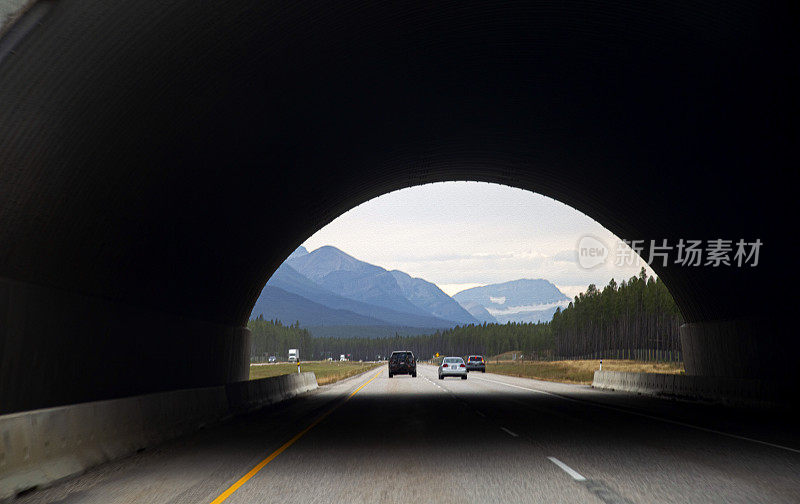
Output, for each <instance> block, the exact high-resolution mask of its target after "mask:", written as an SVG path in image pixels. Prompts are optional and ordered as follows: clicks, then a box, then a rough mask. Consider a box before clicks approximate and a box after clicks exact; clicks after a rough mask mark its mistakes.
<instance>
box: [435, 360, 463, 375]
mask: <svg viewBox="0 0 800 504" xmlns="http://www.w3.org/2000/svg"><path fill="white" fill-rule="evenodd" d="M445 376H459V377H461V379H462V380H466V379H467V365H466V364H465V363H464V359H462V358H461V357H445V358H444V359H443V360H442V364H441V365H440V366H439V379H440V380H444V377H445Z"/></svg>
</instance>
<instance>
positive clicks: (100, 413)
mask: <svg viewBox="0 0 800 504" xmlns="http://www.w3.org/2000/svg"><path fill="white" fill-rule="evenodd" d="M316 388H317V379H316V376H315V375H314V373H293V374H289V375H284V376H276V377H271V378H263V379H261V380H251V381H243V382H236V383H231V384H228V385H224V386H218V387H207V388H197V389H187V390H176V391H171V392H162V393H156V394H148V395H142V396H135V397H126V398H123V399H112V400H108V401H97V402H90V403H83V404H75V405H71V406H61V407H56V408H47V409H40V410H34V411H26V412H22V413H12V414H9V415H2V416H0V501H5V500H9V499H13V498H14V496H16V495H17V494H19V493H20V492H23V491H25V490H29V489H31V488H36V487H41V486H45V485H49V484H52V483H54V482H56V481H59V480H61V479H64V478H67V477H70V476H74V475H76V474H79V473H81V472H83V471H85V470H86V469H88V468H90V467H92V466H95V465H98V464H101V463H103V462H107V461H109V460H113V459H116V458H120V457H123V456H125V455H129V454H132V453H135V452H137V451H139V450H142V449H144V448H147V447H151V446H154V445H156V444H159V443H161V442H163V441H166V440H168V439H171V438H175V437H177V436H180V435H182V434H187V433H189V432H192V431H195V430H197V429H199V428H201V427H203V426H205V425H209V424H213V423H216V422H219V421H221V420H223V419H225V418H228V417H230V416H232V415H236V414H241V413H245V412H248V411H253V410H256V409H258V408H261V407H264V406H267V405H269V404H274V403H277V402H280V401H283V400H286V399H289V398H291V397H294V396H296V395H298V394H302V393H304V392H308V391H310V390H314V389H316Z"/></svg>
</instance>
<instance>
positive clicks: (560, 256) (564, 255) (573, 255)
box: [553, 250, 578, 263]
mask: <svg viewBox="0 0 800 504" xmlns="http://www.w3.org/2000/svg"><path fill="white" fill-rule="evenodd" d="M553 262H565V263H577V262H578V252H577V251H575V250H562V251H560V252H558V253H556V254H555V255H554V256H553Z"/></svg>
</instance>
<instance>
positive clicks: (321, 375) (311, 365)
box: [250, 361, 383, 385]
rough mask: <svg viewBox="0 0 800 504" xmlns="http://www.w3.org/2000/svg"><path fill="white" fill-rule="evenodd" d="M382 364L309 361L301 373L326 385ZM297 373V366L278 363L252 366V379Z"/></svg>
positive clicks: (302, 367)
mask: <svg viewBox="0 0 800 504" xmlns="http://www.w3.org/2000/svg"><path fill="white" fill-rule="evenodd" d="M382 365H383V363H381V362H350V361H347V362H338V361H333V362H331V361H308V362H301V363H300V371H303V372H306V371H311V372H313V373H314V374H315V375H317V383H318V384H320V385H326V384H328V383H333V382H337V381H339V380H344V379H345V378H350V377H351V376H355V375H357V374H361V373H363V372H364V371H369V370H370V369H375V368H377V367H379V366H382ZM296 372H297V364H291V363H288V362H286V363H284V362H281V363H278V364H268V365H262V366H254V365H252V364H251V365H250V379H251V380H258V379H259V378H269V377H270V376H280V375H285V374H290V373H296Z"/></svg>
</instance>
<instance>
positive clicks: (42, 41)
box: [0, 0, 797, 411]
mask: <svg viewBox="0 0 800 504" xmlns="http://www.w3.org/2000/svg"><path fill="white" fill-rule="evenodd" d="M47 5H48V10H47V12H46V13H45V14H44V15H43V16H42V17H41V20H40V22H39V23H38V24H37V25H36V26H34V27H32V28H31V29H30V30H29V31H28V32H27V33H25V34H24V36H21V37H18V39H15V41H14V45H13V50H10V51H9V52H7V53H4V56H3V58H2V60H0V97H2V102H3V106H2V107H0V244H2V248H0V279H2V281H0V284H1V285H2V290H0V298H1V299H2V301H3V303H4V304H3V307H4V309H3V311H2V315H0V317H2V318H0V327H3V331H4V333H3V336H2V338H3V345H4V346H3V357H2V359H3V360H2V364H0V377H1V378H2V383H3V384H4V386H3V391H2V394H3V395H2V396H0V404H2V405H3V406H2V407H3V411H14V410H19V409H29V408H32V407H42V406H47V405H53V404H63V403H65V402H76V401H80V400H89V399H96V398H105V397H118V396H121V395H130V394H133V393H142V392H147V391H153V390H166V389H171V388H179V387H187V386H202V385H208V384H217V383H224V382H226V381H231V380H235V379H240V378H242V377H243V376H244V372H245V367H244V366H246V361H245V357H246V356H245V355H244V350H243V348H244V342H245V341H246V339H247V334H246V330H245V329H244V328H243V326H244V324H245V322H246V319H247V315H248V314H249V311H250V308H251V307H252V304H253V303H254V302H255V299H256V298H257V296H258V293H259V292H260V289H261V287H263V285H264V283H265V282H266V280H267V278H269V276H270V274H271V272H272V271H274V270H275V268H277V266H278V265H279V264H280V262H281V261H282V259H283V258H284V257H286V256H287V255H288V254H289V252H291V250H292V249H293V248H294V247H295V246H296V245H298V244H299V242H300V240H301V238H302V235H303V234H304V233H305V234H310V231H313V230H315V229H318V228H320V227H321V226H322V225H324V224H325V223H327V222H329V221H330V220H332V218H334V217H335V216H336V215H338V214H340V213H343V212H344V211H346V210H347V209H348V208H349V207H352V206H354V205H355V204H358V203H359V202H362V201H366V200H368V199H370V198H372V197H375V196H378V195H380V194H383V193H385V192H388V191H391V190H394V189H400V188H403V187H408V186H412V185H417V184H422V183H428V182H438V181H447V180H476V181H485V182H495V183H501V184H505V185H509V186H513V187H520V188H524V189H530V190H534V191H536V192H540V193H542V194H545V195H547V196H550V197H552V198H554V199H557V200H559V201H562V202H564V203H566V204H568V205H570V206H572V207H574V208H577V209H579V210H580V211H582V212H584V213H586V214H587V215H590V216H592V217H593V218H595V219H596V220H598V221H599V222H601V223H602V224H603V225H604V226H606V227H607V228H608V229H610V230H611V231H612V232H614V233H615V234H617V235H618V236H620V237H635V238H638V239H644V240H649V239H663V238H667V239H670V240H676V239H678V238H682V237H683V238H694V237H700V238H705V239H710V238H729V239H738V238H746V239H748V240H752V239H756V238H759V239H761V240H762V241H764V242H765V243H766V244H767V245H765V248H764V253H763V256H762V263H761V265H760V266H759V268H753V269H717V268H705V267H701V268H696V269H693V270H691V271H686V270H679V269H675V268H666V269H663V271H660V270H659V271H657V272H658V274H659V276H661V277H662V278H664V279H665V281H667V282H668V283H669V285H670V288H671V291H672V292H673V295H674V296H675V298H676V300H677V301H678V302H679V303H680V305H681V309H682V310H683V311H684V314H685V316H686V318H687V320H688V321H689V322H690V324H689V325H690V327H689V328H688V329H687V337H688V338H689V339H691V340H692V341H695V342H696V346H697V352H696V354H697V355H703V356H704V357H702V358H700V360H698V364H697V370H698V372H701V373H705V374H720V373H723V374H732V375H735V376H743V375H747V376H762V375H768V374H770V373H772V371H770V370H773V369H776V368H779V367H783V368H785V367H786V362H785V359H786V357H784V356H785V355H786V354H787V353H789V352H780V351H776V350H775V349H776V348H778V347H779V346H780V347H785V345H793V344H794V345H796V342H794V343H793V342H792V341H793V340H791V338H789V337H788V336H787V335H785V334H784V333H783V332H782V330H781V327H780V324H779V323H778V322H776V321H777V320H778V318H779V315H778V314H779V310H778V308H777V307H776V305H775V303H774V302H773V298H772V296H770V295H769V294H771V293H773V292H775V291H776V289H777V290H778V291H779V292H780V295H779V296H778V297H782V296H784V292H786V291H784V290H781V289H785V287H786V285H785V283H784V284H781V285H778V286H777V287H776V285H775V283H776V282H775V279H776V278H780V277H781V275H783V273H784V266H785V257H781V256H780V254H779V253H778V249H779V248H780V247H781V246H782V245H778V244H784V243H786V241H787V237H786V231H785V228H784V225H783V224H781V223H780V221H779V219H778V218H776V217H778V216H782V215H790V210H791V208H790V204H789V202H790V201H791V198H790V197H788V196H787V195H785V191H787V190H788V189H789V188H790V187H791V186H790V185H789V183H788V177H789V175H790V173H791V171H792V170H791V169H787V167H789V168H791V167H793V166H797V162H796V161H797V155H796V150H795V149H794V147H793V145H792V142H793V141H794V137H795V135H794V133H796V128H794V127H793V124H794V122H793V121H794V120H793V116H792V110H796V104H797V97H796V93H794V89H795V86H794V84H795V83H796V82H797V69H796V65H794V62H795V61H796V54H795V44H794V43H793V33H795V32H796V30H795V29H794V28H796V27H795V26H793V21H792V20H793V19H794V18H793V17H792V16H790V15H789V14H788V12H789V11H790V5H789V3H788V2H787V3H783V4H773V5H770V6H765V5H758V4H755V3H749V2H708V3H697V2H686V3H685V4H683V5H678V4H669V5H662V6H648V7H647V8H633V7H630V6H627V5H625V4H624V3H616V2H611V3H607V4H603V5H599V4H595V3H592V2H585V3H581V2H578V3H575V4H569V5H562V6H560V7H558V8H555V7H553V6H551V5H550V4H549V3H518V4H513V5H506V6H498V5H495V4H494V3H492V2H444V3H437V4H436V5H431V4H429V3H428V2H418V3H413V2H412V3H408V4H404V5H402V6H397V5H391V4H389V3H365V2H359V1H344V2H342V1H340V2H319V3H317V4H303V5H297V4H285V5H281V4H274V3H264V2H256V1H250V0H237V1H233V0H229V1H222V2H216V3H214V4H213V5H211V4H205V3H203V4H197V3H196V2H190V1H188V0H170V1H169V2H162V1H160V0H158V1H157V0H146V1H141V0H137V1H134V0H114V1H112V2H101V1H99V0H97V1H89V2H77V1H75V0H63V1H59V2H47ZM6 40H8V39H6ZM770 249H771V250H773V251H774V253H767V251H768V250H770ZM743 293H744V294H745V295H743ZM37 324H38V325H37ZM775 324H778V325H777V327H776V326H775ZM187 341H191V342H192V344H193V345H196V348H191V345H189V344H188V343H187ZM755 342H759V343H758V344H757V345H756V343H755ZM754 345H755V346H754ZM759 345H760V346H759ZM715 349H717V350H718V349H723V350H721V353H722V354H724V355H722V356H720V355H714V356H713V358H712V357H710V355H711V354H713V353H714V351H716V350H715ZM779 354H781V355H779ZM65 355H67V356H69V357H68V358H67V359H63V356H65ZM181 355H183V357H180V356H181ZM747 355H756V356H758V357H757V358H756V359H755V360H756V363H755V364H753V363H752V359H750V362H749V363H748V364H747V365H745V364H744V363H743V362H742V361H743V359H745V357H746V356H747ZM782 355H784V356H782ZM212 356H213V358H212ZM64 360H66V361H67V362H64ZM715 362H722V363H724V365H716V364H714V363H715ZM141 367H144V368H146V369H148V370H149V371H150V372H149V374H148V376H145V377H143V376H141V373H138V372H137V368H141ZM48 370H50V371H48ZM39 374H41V375H52V376H60V378H59V379H54V378H41V379H37V380H33V381H31V380H28V377H29V376H31V375H34V376H36V375H39ZM97 377H103V380H100V382H98V380H97ZM67 383H70V384H69V385H67Z"/></svg>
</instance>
